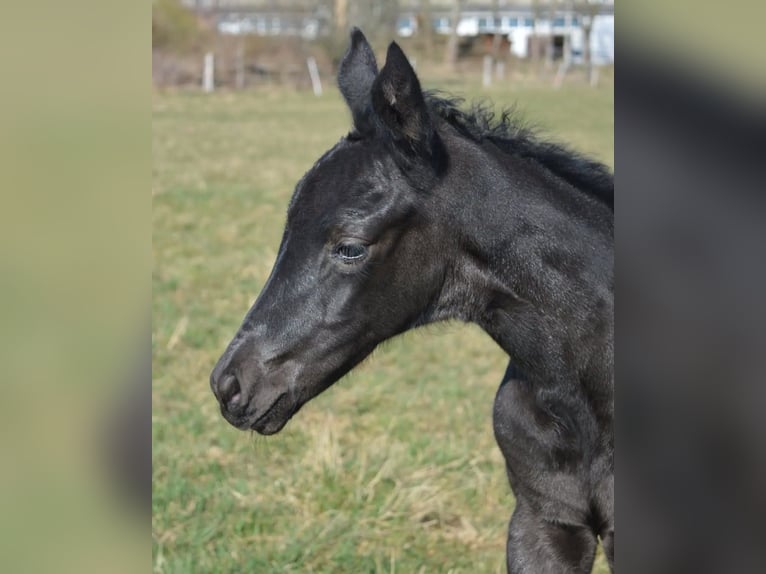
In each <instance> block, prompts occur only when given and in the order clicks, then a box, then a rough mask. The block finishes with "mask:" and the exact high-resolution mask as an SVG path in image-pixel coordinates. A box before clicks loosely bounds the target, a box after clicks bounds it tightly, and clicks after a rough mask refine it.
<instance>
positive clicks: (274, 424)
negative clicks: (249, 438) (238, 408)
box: [250, 393, 300, 435]
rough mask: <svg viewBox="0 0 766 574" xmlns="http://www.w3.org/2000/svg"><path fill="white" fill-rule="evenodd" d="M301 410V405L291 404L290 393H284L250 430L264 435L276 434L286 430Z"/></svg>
mask: <svg viewBox="0 0 766 574" xmlns="http://www.w3.org/2000/svg"><path fill="white" fill-rule="evenodd" d="M299 408H300V405H299V404H298V403H297V402H296V403H292V404H291V403H290V399H289V397H288V393H282V394H281V395H279V398H277V400H276V401H274V403H273V404H272V405H271V406H270V407H269V408H268V410H267V411H266V412H265V413H263V414H262V415H261V416H260V417H258V418H257V419H256V420H255V421H254V422H253V423H252V424H251V425H250V428H251V429H252V430H254V431H256V432H257V433H259V434H262V435H272V434H276V433H278V432H279V431H281V430H282V428H284V426H285V425H286V424H287V421H289V420H290V419H291V418H292V416H293V415H294V414H295V413H296V412H298V409H299Z"/></svg>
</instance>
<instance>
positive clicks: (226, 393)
mask: <svg viewBox="0 0 766 574" xmlns="http://www.w3.org/2000/svg"><path fill="white" fill-rule="evenodd" d="M210 386H211V387H212V389H213V393H214V394H215V396H216V398H217V399H218V402H219V403H221V406H222V407H223V408H224V409H225V410H227V411H228V412H230V413H232V414H237V413H238V411H241V410H242V409H243V408H244V407H245V406H246V405H244V404H243V401H242V387H241V386H240V384H239V381H238V380H237V377H236V376H234V375H232V374H226V375H223V376H222V377H220V378H216V376H215V373H213V374H212V375H211V376H210Z"/></svg>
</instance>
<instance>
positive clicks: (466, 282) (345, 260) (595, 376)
mask: <svg viewBox="0 0 766 574" xmlns="http://www.w3.org/2000/svg"><path fill="white" fill-rule="evenodd" d="M338 84H339V87H340V91H341V93H342V94H343V97H344V98H345V100H346V102H347V103H348V106H349V108H350V110H351V114H352V117H353V129H352V130H351V132H350V133H349V134H348V135H347V136H346V137H343V138H341V140H340V141H339V142H338V143H337V144H336V145H335V146H334V147H333V148H332V149H330V150H329V151H328V152H326V153H325V154H324V155H323V156H322V157H321V158H320V159H319V160H318V161H317V162H316V164H315V165H314V166H313V167H312V168H311V169H310V170H309V171H308V173H306V175H305V176H304V177H303V179H301V181H299V182H298V184H297V186H296V188H295V192H294V194H293V197H292V200H291V202H290V205H289V207H288V211H287V223H286V226H285V230H284V235H283V238H282V243H281V245H280V247H279V252H278V255H277V260H276V263H275V264H274V268H273V270H272V272H271V275H270V277H269V279H268V281H267V282H266V285H265V286H264V288H263V291H262V292H261V294H260V295H259V297H258V298H257V300H256V302H255V304H254V305H253V307H252V308H251V309H250V311H249V312H248V313H247V315H246V317H245V319H244V321H243V323H242V326H241V327H240V328H239V330H238V331H237V333H236V335H235V336H234V339H233V340H232V342H231V343H230V344H229V346H228V348H227V349H226V351H225V352H224V354H223V356H222V357H221V359H220V360H219V361H218V364H217V365H216V366H215V368H214V370H213V373H212V375H211V377H210V384H211V387H212V389H213V392H214V394H215V396H216V398H217V399H218V401H219V403H220V406H221V412H222V414H223V416H224V418H225V419H226V420H227V421H229V422H230V423H231V424H232V425H234V426H236V427H237V428H239V429H243V430H245V429H254V430H256V431H257V432H259V433H261V434H273V433H276V432H278V431H279V430H280V429H282V427H284V425H285V424H286V423H287V421H288V420H289V419H290V418H291V417H292V416H293V415H294V414H295V413H296V412H297V411H298V410H299V409H300V408H301V406H302V405H304V404H305V403H306V402H307V401H309V400H311V399H312V398H313V397H315V396H317V395H318V394H319V393H321V392H322V391H324V390H325V389H327V388H328V387H329V386H330V385H332V384H333V383H335V382H336V381H337V380H338V379H340V378H341V377H342V376H343V375H344V374H346V373H347V372H348V371H349V370H351V369H352V368H353V367H354V366H355V365H357V364H358V363H359V362H360V361H362V360H363V359H364V358H365V357H366V356H367V355H369V354H370V353H371V352H372V350H373V349H374V348H375V347H376V346H377V345H378V344H380V343H381V342H383V341H385V340H386V339H389V338H391V337H393V336H395V335H397V334H399V333H402V332H404V331H407V330H408V329H412V328H414V327H417V326H420V325H424V324H427V323H433V322H436V321H443V320H448V319H457V320H461V321H471V322H474V323H477V324H478V325H480V326H481V327H482V328H483V329H484V330H485V331H486V332H487V333H489V335H490V336H491V337H492V338H493V339H494V340H495V341H497V343H498V344H499V345H500V346H501V347H502V348H503V349H504V350H505V351H506V352H507V353H508V355H509V357H510V361H511V362H510V364H509V367H508V369H507V371H506V374H505V376H504V378H503V381H502V383H501V385H500V389H499V390H498V392H497V396H496V399H495V406H494V417H493V418H494V421H493V422H494V430H495V436H496V438H497V442H498V445H499V446H500V450H501V451H502V453H503V456H504V457H505V461H506V467H507V473H508V478H509V481H510V485H511V488H512V490H513V492H514V495H515V497H516V508H515V510H514V511H513V514H512V517H511V521H510V525H509V530H508V542H507V564H508V571H509V572H511V573H531V572H590V570H591V568H592V564H593V559H594V554H595V549H596V545H597V541H598V539H599V538H600V539H601V541H602V543H603V546H604V549H605V553H606V556H607V558H608V561H609V563H610V566H612V567H613V562H614V512H613V508H614V503H613V499H614V473H613V468H614V438H613V436H614V435H613V415H614V380H613V301H614V296H613V222H614V209H613V205H614V204H613V190H614V186H613V177H612V174H611V173H610V171H609V170H608V169H607V168H605V167H604V166H603V165H601V164H599V163H597V162H594V161H591V160H588V159H586V158H584V157H581V156H579V155H577V154H575V153H573V152H571V151H569V150H567V149H565V148H563V147H560V146H558V145H555V144H550V143H546V142H542V141H539V140H538V139H536V138H535V137H534V136H533V135H532V134H531V133H530V132H529V131H527V130H525V129H523V128H521V127H519V126H518V125H517V124H516V122H515V121H514V120H513V119H512V118H511V117H510V116H509V115H507V114H504V115H503V116H502V118H500V119H498V120H495V119H494V118H493V116H492V114H491V112H489V111H488V110H487V109H486V108H474V109H473V111H470V112H463V111H460V109H459V108H458V105H457V104H458V103H459V102H457V101H456V100H451V99H447V98H444V97H440V96H438V95H435V94H432V93H428V92H423V91H422V90H421V87H420V83H419V81H418V78H417V77H416V75H415V72H414V71H413V69H412V67H411V66H410V64H409V62H408V61H407V58H406V56H405V55H404V53H403V52H402V50H401V49H400V48H399V46H398V45H397V44H396V43H392V44H391V45H390V46H389V48H388V53H387V56H386V63H385V66H384V67H383V69H382V70H380V71H378V68H377V64H376V61H375V57H374V54H373V52H372V50H371V48H370V46H369V44H368V43H367V41H366V39H365V37H364V35H363V34H362V33H361V32H360V31H359V30H357V29H354V30H353V31H352V33H351V45H350V47H349V49H348V51H347V52H346V54H345V56H344V58H343V60H342V62H341V65H340V71H339V75H338Z"/></svg>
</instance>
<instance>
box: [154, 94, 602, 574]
mask: <svg viewBox="0 0 766 574" xmlns="http://www.w3.org/2000/svg"><path fill="white" fill-rule="evenodd" d="M424 85H425V86H426V87H438V86H434V85H433V84H429V83H428V82H427V81H426V82H424ZM449 88H450V89H451V90H455V86H450V87H449ZM458 91H463V92H464V93H467V95H469V96H471V95H473V96H479V95H487V94H484V93H483V92H480V90H479V89H477V88H473V89H471V88H470V87H467V86H464V89H463V90H458ZM488 95H489V96H490V97H491V98H492V100H494V101H495V102H496V103H497V104H504V105H505V104H510V103H512V102H513V101H517V102H518V103H519V106H520V107H521V108H522V109H523V110H525V111H526V112H527V113H526V115H527V116H528V117H529V118H530V119H532V120H534V121H536V122H537V123H539V124H541V125H543V126H544V127H545V128H546V131H547V132H548V133H549V134H551V135H552V136H554V137H555V138H556V139H559V140H562V141H565V142H569V143H571V144H572V145H574V146H575V147H577V148H579V149H581V150H583V151H587V152H589V153H591V154H592V155H594V156H596V157H599V158H600V159H602V160H604V161H606V162H607V163H612V149H613V140H612V128H613V122H612V107H613V98H612V90H611V86H610V85H604V86H602V87H600V88H598V89H597V90H592V89H590V88H587V87H585V86H578V85H575V84H574V83H573V84H571V85H566V86H565V87H564V88H563V89H561V90H559V91H553V90H550V89H549V88H547V87H543V86H539V85H534V84H532V85H524V86H520V87H515V88H514V87H512V86H510V85H507V86H498V87H495V88H493V90H492V91H491V92H489V94H488ZM153 107H154V135H153V155H154V174H153V175H154V177H153V190H152V191H153V202H154V208H153V224H154V227H153V255H154V267H153V326H152V357H153V373H154V386H153V394H152V404H153V428H152V432H153V463H154V464H153V476H152V479H153V518H152V539H153V566H154V571H155V572H168V573H175V572H179V573H180V572H316V573H367V572H370V573H373V572H375V573H377V572H399V573H410V572H412V573H421V572H422V573H436V572H445V573H446V572H455V573H457V572H463V573H484V572H488V573H489V572H504V571H505V567H504V560H505V558H504V547H505V535H506V526H507V521H508V518H509V516H510V514H511V511H512V510H513V505H514V501H513V497H512V495H511V493H510V491H509V489H508V486H507V481H506V477H505V474H504V470H503V461H502V457H501V455H500V453H499V451H498V449H497V447H496V445H495V442H494V439H493V436H492V425H491V409H492V400H493V397H494V393H495V390H496V388H497V385H498V384H499V381H500V379H501V377H502V374H503V372H504V369H505V365H506V359H505V356H504V353H503V352H502V351H501V350H500V349H499V348H498V347H497V346H496V345H495V343H494V342H492V340H491V339H490V338H489V337H488V336H487V335H485V334H484V333H482V332H481V331H480V330H479V329H478V328H475V327H472V326H467V325H459V324H449V325H438V326H433V327H429V328H427V329H423V330H420V331H417V332H413V333H409V334H406V335H405V336H403V337H401V338H398V339H395V340H393V341H391V342H389V343H387V344H385V345H383V346H382V348H380V349H379V350H378V351H376V353H375V354H374V355H373V357H372V358H371V359H370V360H368V361H366V362H365V363H364V364H363V365H361V366H360V367H359V368H357V369H356V370H355V371H354V372H353V373H352V374H351V375H349V376H348V377H347V378H346V379H344V380H343V381H341V382H339V383H338V384H337V385H335V386H334V387H333V388H332V389H330V390H328V391H327V392H326V393H324V394H323V395H321V396H320V397H318V398H317V399H315V400H314V401H313V402H311V403H310V404H308V405H306V406H305V407H304V408H303V409H302V411H301V412H300V413H299V414H298V415H297V416H296V418H295V419H294V420H292V421H291V422H290V423H289V424H288V425H287V427H286V428H285V430H284V431H283V432H282V433H280V434H278V435H276V436H274V437H270V438H268V439H264V438H261V437H258V436H256V435H254V434H248V433H242V432H239V431H237V430H235V429H234V428H232V427H230V426H229V425H228V424H227V423H226V422H225V421H224V420H223V419H222V418H221V416H220V414H219V412H218V408H217V405H216V402H215V399H214V398H213V396H212V394H211V393H210V391H209V388H208V382H207V381H208V375H209V373H210V370H211V369H212V367H213V365H214V364H215V362H216V360H217V359H218V357H219V355H220V353H221V352H222V351H223V349H224V348H225V346H226V344H227V343H228V342H229V340H230V339H231V337H232V335H233V334H234V332H235V331H236V329H237V327H238V325H239V323H240V321H241V320H242V317H243V316H244V314H245V312H246V311H247V309H248V308H249V307H250V305H251V303H252V302H253V300H254V298H255V297H256V295H257V294H258V292H259V290H260V288H261V286H262V285H263V283H264V281H265V280H266V277H267V275H268V273H269V271H270V269H271V266H272V263H273V261H274V258H275V255H276V249H277V247H278V244H279V240H280V236H281V233H282V227H283V224H284V214H285V209H286V206H287V202H288V200H289V197H290V195H291V192H292V190H293V187H294V185H295V183H296V182H297V181H298V179H299V178H300V176H301V175H302V174H303V173H304V172H305V171H306V170H307V169H308V168H309V167H310V166H311V165H312V164H313V162H314V161H315V160H316V159H317V158H318V157H319V155H320V154H321V153H322V152H323V151H324V150H326V149H327V148H328V147H330V146H331V145H332V144H333V143H334V142H335V141H337V139H338V138H339V137H340V136H341V135H343V134H345V133H346V131H347V130H348V127H349V124H348V114H347V112H346V110H345V108H344V106H343V104H342V102H341V99H340V96H339V95H338V93H337V91H336V90H328V92H327V93H326V94H325V95H324V96H323V97H321V98H315V97H314V96H312V95H310V94H306V93H295V92H287V91H266V92H251V93H245V94H215V95H212V96H203V95H201V94H183V93H179V94H164V95H163V94H156V95H155V96H154V101H153ZM594 571H595V572H606V567H605V562H604V560H603V557H601V556H599V558H598V560H597V564H596V568H595V570H594Z"/></svg>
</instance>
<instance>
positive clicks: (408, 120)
mask: <svg viewBox="0 0 766 574" xmlns="http://www.w3.org/2000/svg"><path fill="white" fill-rule="evenodd" d="M372 107H373V109H374V110H375V113H376V114H377V115H378V117H379V118H380V119H381V121H382V122H383V123H384V124H385V125H386V126H387V127H388V128H389V129H390V130H391V132H392V133H393V135H394V138H395V139H398V140H404V141H405V142H407V143H408V144H409V145H410V147H412V148H413V149H417V148H422V147H423V146H425V147H428V146H429V145H430V142H431V139H432V136H433V131H434V130H433V126H432V124H431V118H430V116H429V114H428V107H427V106H426V102H425V98H424V97H423V92H422V90H421V89H420V82H419V81H418V77H417V76H416V75H415V70H413V69H412V66H411V65H410V62H409V61H408V60H407V56H405V55H404V52H402V49H401V48H400V47H399V46H398V44H397V43H396V42H391V44H390V45H389V47H388V53H387V54H386V65H385V66H383V69H382V70H381V71H380V74H379V75H378V77H377V79H376V80H375V83H374V84H373V86H372Z"/></svg>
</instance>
